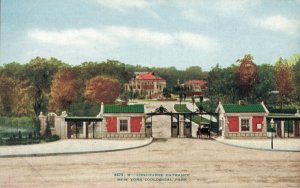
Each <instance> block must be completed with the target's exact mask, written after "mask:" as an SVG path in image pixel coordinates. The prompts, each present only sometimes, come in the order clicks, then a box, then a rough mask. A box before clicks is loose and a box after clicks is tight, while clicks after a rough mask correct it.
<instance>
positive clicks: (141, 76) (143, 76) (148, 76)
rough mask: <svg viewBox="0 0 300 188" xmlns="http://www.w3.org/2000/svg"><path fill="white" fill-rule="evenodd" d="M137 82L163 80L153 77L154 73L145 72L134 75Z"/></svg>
mask: <svg viewBox="0 0 300 188" xmlns="http://www.w3.org/2000/svg"><path fill="white" fill-rule="evenodd" d="M136 79H137V80H164V79H162V78H161V77H158V76H155V73H154V72H147V73H142V74H138V75H136Z"/></svg>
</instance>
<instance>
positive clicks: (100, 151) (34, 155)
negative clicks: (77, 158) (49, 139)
mask: <svg viewBox="0 0 300 188" xmlns="http://www.w3.org/2000/svg"><path fill="white" fill-rule="evenodd" d="M152 142H153V137H151V138H150V141H149V142H148V143H146V144H143V145H139V146H134V147H128V148H120V149H112V150H96V151H78V152H65V153H64V152H62V153H41V154H20V155H1V156H0V158H14V157H44V156H58V155H78V154H91V153H104V152H116V151H123V150H132V149H138V148H142V147H145V146H148V145H150V144H152Z"/></svg>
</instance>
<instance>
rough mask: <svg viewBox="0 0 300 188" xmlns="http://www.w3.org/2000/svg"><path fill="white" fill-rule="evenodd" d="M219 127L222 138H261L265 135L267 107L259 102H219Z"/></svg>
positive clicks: (217, 110)
mask: <svg viewBox="0 0 300 188" xmlns="http://www.w3.org/2000/svg"><path fill="white" fill-rule="evenodd" d="M216 112H217V113H219V129H220V131H221V132H222V136H223V137H224V138H263V137H267V119H266V118H267V116H268V114H269V111H268V109H267V108H266V106H265V105H264V103H263V102H262V103H260V104H244V103H239V104H222V103H221V102H220V103H219V105H218V107H217V109H216Z"/></svg>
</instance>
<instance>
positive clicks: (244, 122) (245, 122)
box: [241, 119, 250, 131]
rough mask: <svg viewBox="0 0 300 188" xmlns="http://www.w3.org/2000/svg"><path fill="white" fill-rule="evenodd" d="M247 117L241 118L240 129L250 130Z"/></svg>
mask: <svg viewBox="0 0 300 188" xmlns="http://www.w3.org/2000/svg"><path fill="white" fill-rule="evenodd" d="M249 124H250V123H249V119H241V131H250V126H249Z"/></svg>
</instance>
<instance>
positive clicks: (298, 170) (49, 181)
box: [0, 138, 300, 188]
mask: <svg viewBox="0 0 300 188" xmlns="http://www.w3.org/2000/svg"><path fill="white" fill-rule="evenodd" d="M299 159H300V153H298V152H270V151H258V150H249V149H243V148H237V147H232V146H227V145H224V144H222V143H219V142H216V141H213V140H199V139H178V138H173V139H172V138H171V139H163V138H160V139H156V140H155V141H154V142H153V143H152V144H150V145H148V146H146V147H142V148H138V149H133V150H124V151H118V152H104V153H91V154H82V155H59V156H44V157H16V158H0V167H1V170H0V187H33V188H35V187H43V188H47V187H172V188H173V187H251V188H252V187H274V186H275V187H300V179H299V177H300V161H299ZM155 174H158V175H161V176H162V178H164V179H158V178H157V177H153V175H155ZM161 176H159V177H161ZM167 176H168V177H169V179H166V177H167ZM125 179H127V180H126V181H125Z"/></svg>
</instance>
